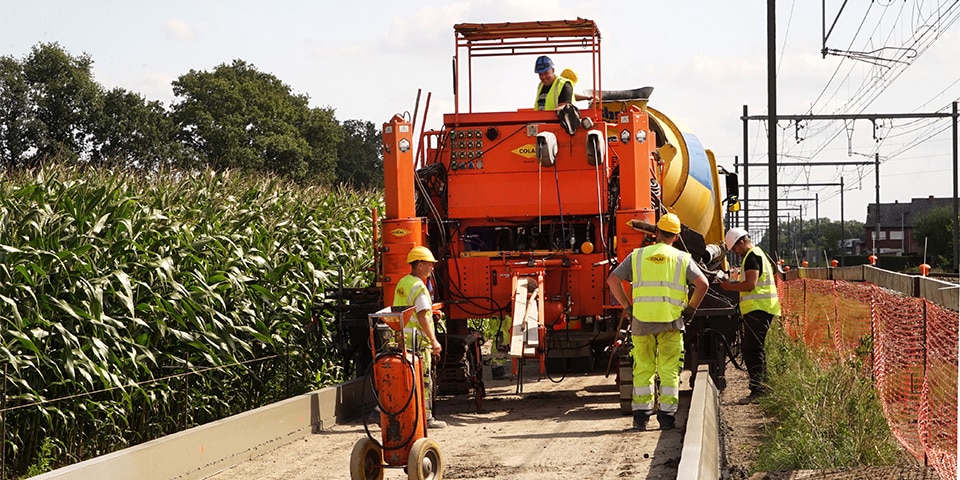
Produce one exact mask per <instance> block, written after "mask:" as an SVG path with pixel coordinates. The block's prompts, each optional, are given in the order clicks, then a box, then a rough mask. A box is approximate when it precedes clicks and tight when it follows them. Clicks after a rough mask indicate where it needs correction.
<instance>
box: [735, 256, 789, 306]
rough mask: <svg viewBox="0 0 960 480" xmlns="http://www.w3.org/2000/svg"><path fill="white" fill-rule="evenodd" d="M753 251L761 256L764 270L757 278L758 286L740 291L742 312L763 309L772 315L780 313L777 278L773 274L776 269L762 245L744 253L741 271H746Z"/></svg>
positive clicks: (743, 272)
mask: <svg viewBox="0 0 960 480" xmlns="http://www.w3.org/2000/svg"><path fill="white" fill-rule="evenodd" d="M751 253H753V254H755V255H756V256H758V257H760V262H761V264H762V265H763V267H762V268H763V271H762V272H761V273H760V276H759V277H758V278H757V286H756V287H754V289H753V290H751V291H749V292H740V313H741V314H745V313H750V312H752V311H754V310H762V311H764V312H767V313H770V314H772V315H780V296H779V295H777V280H776V277H775V276H774V275H773V272H775V271H776V270H774V269H773V264H772V263H770V260H768V259H767V256H766V254H764V253H763V250H761V249H760V247H753V248H751V249H750V250H748V251H747V253H746V254H744V255H743V261H742V262H741V263H740V272H741V274H745V273H746V265H747V257H748V256H749V255H750V254H751Z"/></svg>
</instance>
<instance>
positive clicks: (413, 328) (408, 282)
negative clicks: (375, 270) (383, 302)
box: [393, 275, 433, 346]
mask: <svg viewBox="0 0 960 480" xmlns="http://www.w3.org/2000/svg"><path fill="white" fill-rule="evenodd" d="M420 295H427V298H429V296H430V291H429V290H427V286H426V285H425V284H424V283H423V280H421V279H420V278H418V277H415V276H413V275H407V276H405V277H403V278H401V279H400V282H398V283H397V289H396V290H394V292H393V305H394V306H395V307H410V306H413V305H415V304H416V300H417V297H418V296H420ZM432 319H433V311H432V310H427V321H432ZM403 335H404V336H405V337H406V338H407V346H412V343H411V342H412V341H413V338H414V336H417V337H419V338H420V339H421V342H425V341H426V338H427V337H426V336H425V335H424V334H423V328H422V327H421V326H420V321H419V319H418V317H417V316H416V315H412V316H411V317H410V321H408V322H407V325H406V326H405V327H404V329H403Z"/></svg>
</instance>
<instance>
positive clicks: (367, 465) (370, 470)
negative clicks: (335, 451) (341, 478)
mask: <svg viewBox="0 0 960 480" xmlns="http://www.w3.org/2000/svg"><path fill="white" fill-rule="evenodd" d="M350 479H351V480H383V452H382V451H381V450H380V447H378V446H377V444H376V443H374V441H373V440H372V439H371V438H370V437H363V438H361V439H360V440H357V444H356V445H354V446H353V452H352V453H350Z"/></svg>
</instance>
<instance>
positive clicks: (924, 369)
mask: <svg viewBox="0 0 960 480" xmlns="http://www.w3.org/2000/svg"><path fill="white" fill-rule="evenodd" d="M917 285H918V287H919V285H920V281H919V279H918V280H917ZM917 294H918V295H919V294H920V289H919V288H917ZM920 302H921V305H922V306H923V329H922V332H923V335H922V337H921V339H922V341H923V348H922V349H921V350H922V351H923V364H922V369H921V370H920V378H921V379H922V380H921V383H920V398H921V399H923V397H924V395H923V385H925V384H927V349H928V345H927V299H925V298H921V299H920ZM922 401H927V402H929V401H930V396H929V395H927V399H926V400H922ZM923 411H926V412H927V413H928V414H929V412H930V408H929V406H927V408H923V406H921V407H920V408H919V409H918V411H917V427H918V428H919V427H920V423H921V422H920V420H921V419H920V412H923ZM926 420H927V421H926V422H925V423H926V424H927V428H930V427H929V425H930V419H929V418H928V419H926ZM919 433H920V432H917V434H918V435H917V437H919V438H920V440H921V442H920V446H922V447H923V466H924V467H926V466H929V465H930V462H929V461H928V460H929V459H928V458H927V450H928V448H927V445H926V443H925V442H923V436H922V435H919Z"/></svg>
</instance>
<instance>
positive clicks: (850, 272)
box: [831, 265, 863, 282]
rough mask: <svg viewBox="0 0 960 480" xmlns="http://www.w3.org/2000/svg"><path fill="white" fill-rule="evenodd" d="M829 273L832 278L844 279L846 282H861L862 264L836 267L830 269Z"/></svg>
mask: <svg viewBox="0 0 960 480" xmlns="http://www.w3.org/2000/svg"><path fill="white" fill-rule="evenodd" d="M831 275H832V277H831V278H832V279H833V280H846V281H848V282H862V281H863V265H855V266H853V267H837V268H833V269H831Z"/></svg>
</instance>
